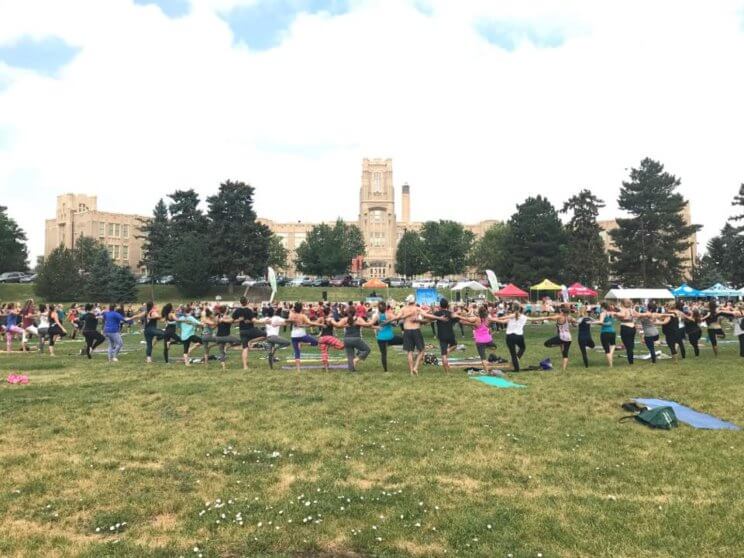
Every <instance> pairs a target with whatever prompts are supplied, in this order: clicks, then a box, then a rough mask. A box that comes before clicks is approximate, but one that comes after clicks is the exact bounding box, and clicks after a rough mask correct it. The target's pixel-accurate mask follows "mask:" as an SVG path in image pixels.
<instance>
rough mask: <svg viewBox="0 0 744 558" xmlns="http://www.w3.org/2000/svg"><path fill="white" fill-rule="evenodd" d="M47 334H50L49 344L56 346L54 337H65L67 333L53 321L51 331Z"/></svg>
mask: <svg viewBox="0 0 744 558" xmlns="http://www.w3.org/2000/svg"><path fill="white" fill-rule="evenodd" d="M47 335H48V336H49V346H50V347H54V337H55V336H59V337H64V336H65V335H67V334H66V333H65V332H64V331H62V328H61V327H59V326H58V325H57V324H56V323H53V324H52V325H50V326H49V331H47Z"/></svg>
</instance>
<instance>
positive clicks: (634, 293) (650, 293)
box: [604, 289, 674, 300]
mask: <svg viewBox="0 0 744 558" xmlns="http://www.w3.org/2000/svg"><path fill="white" fill-rule="evenodd" d="M604 297H605V299H606V300H623V299H626V298H627V299H630V300H652V299H653V300H674V295H673V294H672V293H671V291H670V290H669V289H612V290H610V291H609V292H608V293H607V294H606V295H605V296H604Z"/></svg>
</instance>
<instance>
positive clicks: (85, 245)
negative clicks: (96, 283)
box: [72, 236, 108, 276]
mask: <svg viewBox="0 0 744 558" xmlns="http://www.w3.org/2000/svg"><path fill="white" fill-rule="evenodd" d="M72 252H73V254H74V256H75V263H76V265H77V268H78V271H79V272H80V273H81V274H83V275H86V276H87V275H88V274H89V273H90V272H91V270H92V269H93V266H94V265H95V263H96V262H97V261H98V256H99V253H100V252H105V253H106V254H108V249H107V248H106V246H105V245H104V244H103V243H102V242H101V241H99V240H97V239H95V238H92V237H90V236H81V237H80V238H78V239H77V240H76V241H75V246H74V248H73V249H72Z"/></svg>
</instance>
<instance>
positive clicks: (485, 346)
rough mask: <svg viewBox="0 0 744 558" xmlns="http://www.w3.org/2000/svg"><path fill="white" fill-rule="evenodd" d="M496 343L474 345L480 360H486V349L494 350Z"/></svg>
mask: <svg viewBox="0 0 744 558" xmlns="http://www.w3.org/2000/svg"><path fill="white" fill-rule="evenodd" d="M495 348H496V343H494V342H493V341H491V342H489V343H476V344H475V349H476V350H477V351H478V356H479V357H480V359H481V360H486V349H495Z"/></svg>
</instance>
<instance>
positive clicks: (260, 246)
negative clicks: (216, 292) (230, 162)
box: [207, 180, 271, 289]
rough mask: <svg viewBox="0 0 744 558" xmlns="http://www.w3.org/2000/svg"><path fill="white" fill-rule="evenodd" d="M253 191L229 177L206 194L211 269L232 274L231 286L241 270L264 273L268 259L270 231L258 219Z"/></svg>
mask: <svg viewBox="0 0 744 558" xmlns="http://www.w3.org/2000/svg"><path fill="white" fill-rule="evenodd" d="M253 193H254V188H253V187H252V186H249V185H248V184H245V183H243V182H231V181H229V180H228V181H227V182H225V183H223V184H220V189H219V192H218V193H217V194H216V195H214V196H210V197H208V198H207V205H208V207H209V210H208V212H207V214H208V217H209V236H208V238H209V248H210V256H211V258H210V259H211V265H212V272H213V273H215V274H217V275H227V276H228V277H230V279H231V282H230V285H231V289H232V282H233V281H234V280H235V276H236V275H237V274H238V273H240V272H241V271H242V272H244V273H247V274H248V275H252V276H254V277H255V276H261V275H263V274H264V273H265V272H266V262H267V261H268V259H269V239H270V238H271V231H270V230H269V228H268V227H267V226H266V225H263V224H261V223H258V222H257V221H256V212H255V211H254V210H253Z"/></svg>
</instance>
